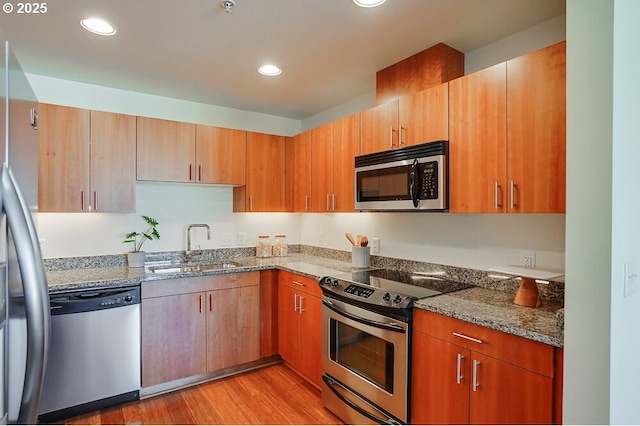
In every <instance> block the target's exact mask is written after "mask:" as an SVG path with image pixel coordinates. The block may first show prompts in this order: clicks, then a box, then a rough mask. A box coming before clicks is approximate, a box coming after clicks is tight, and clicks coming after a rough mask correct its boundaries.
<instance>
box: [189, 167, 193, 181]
mask: <svg viewBox="0 0 640 426" xmlns="http://www.w3.org/2000/svg"><path fill="white" fill-rule="evenodd" d="M192 180H193V164H189V182H191V181H192Z"/></svg>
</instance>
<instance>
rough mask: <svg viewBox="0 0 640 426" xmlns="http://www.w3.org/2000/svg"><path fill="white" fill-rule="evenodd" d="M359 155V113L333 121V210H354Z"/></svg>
mask: <svg viewBox="0 0 640 426" xmlns="http://www.w3.org/2000/svg"><path fill="white" fill-rule="evenodd" d="M358 155H360V114H359V113H358V114H353V115H350V116H348V117H345V118H341V119H340V120H336V121H334V122H333V193H334V199H335V203H334V205H333V207H334V211H337V212H352V211H354V204H355V201H354V197H355V195H354V194H355V188H354V186H355V184H354V175H355V170H354V169H355V162H354V159H355V157H356V156H358Z"/></svg>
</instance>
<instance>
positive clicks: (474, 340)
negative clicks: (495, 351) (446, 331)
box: [453, 333, 482, 343]
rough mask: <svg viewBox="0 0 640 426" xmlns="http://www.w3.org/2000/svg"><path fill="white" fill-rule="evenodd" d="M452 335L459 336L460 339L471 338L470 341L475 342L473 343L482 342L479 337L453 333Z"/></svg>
mask: <svg viewBox="0 0 640 426" xmlns="http://www.w3.org/2000/svg"><path fill="white" fill-rule="evenodd" d="M453 335H454V336H456V337H459V338H461V339H465V340H471V341H472V342H475V343H482V340H480V339H476V338H474V337H469V336H467V335H465V334H460V333H453Z"/></svg>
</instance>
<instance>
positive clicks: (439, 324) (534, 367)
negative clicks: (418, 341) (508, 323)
mask: <svg viewBox="0 0 640 426" xmlns="http://www.w3.org/2000/svg"><path fill="white" fill-rule="evenodd" d="M414 327H415V328H414V330H415V331H416V332H418V333H423V334H426V335H429V336H432V337H435V338H438V339H441V340H444V341H447V342H450V343H453V344H456V345H458V346H462V347H464V348H467V349H470V350H472V351H475V352H478V353H482V354H485V355H488V356H490V357H493V358H496V359H499V360H502V361H505V362H508V363H509V364H513V365H517V366H519V367H522V368H525V369H527V370H530V371H533V372H536V373H538V374H542V375H544V376H547V377H554V368H553V356H554V350H553V347H552V346H550V345H545V344H543V343H539V342H534V341H532V340H528V339H525V338H523V337H519V336H514V335H512V334H508V333H504V332H501V331H497V330H492V329H489V328H486V327H483V326H480V325H476V324H471V323H468V322H466V321H461V320H458V319H454V318H450V317H447V316H444V315H440V314H435V313H433V312H428V311H424V310H421V309H416V310H415V312H414Z"/></svg>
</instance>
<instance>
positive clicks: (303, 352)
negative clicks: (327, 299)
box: [298, 292, 322, 387]
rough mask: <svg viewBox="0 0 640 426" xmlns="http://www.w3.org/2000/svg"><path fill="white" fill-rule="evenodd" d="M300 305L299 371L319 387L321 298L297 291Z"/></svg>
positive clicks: (320, 370) (320, 367) (320, 372)
mask: <svg viewBox="0 0 640 426" xmlns="http://www.w3.org/2000/svg"><path fill="white" fill-rule="evenodd" d="M298 297H299V299H298V300H299V302H298V303H299V305H300V314H299V317H300V321H301V322H300V364H299V369H300V372H301V373H302V374H303V375H304V376H306V377H307V378H308V379H309V380H311V382H312V383H313V384H315V385H316V386H318V387H320V384H321V381H322V362H321V356H322V299H321V298H320V297H318V296H313V295H311V294H308V293H302V292H300V293H298Z"/></svg>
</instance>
